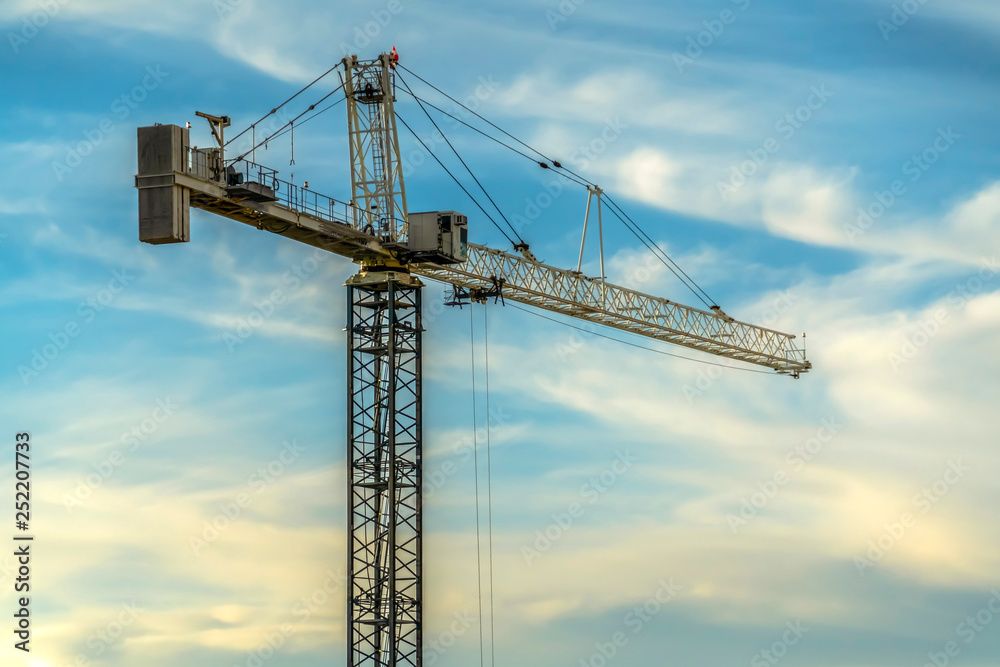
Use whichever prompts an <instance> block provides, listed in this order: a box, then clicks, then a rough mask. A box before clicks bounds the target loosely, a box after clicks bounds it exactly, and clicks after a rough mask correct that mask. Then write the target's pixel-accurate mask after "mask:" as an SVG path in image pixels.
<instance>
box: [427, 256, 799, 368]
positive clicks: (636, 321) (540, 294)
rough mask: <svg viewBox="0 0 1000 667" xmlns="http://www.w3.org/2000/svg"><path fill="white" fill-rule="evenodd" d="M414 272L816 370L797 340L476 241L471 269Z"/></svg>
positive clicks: (753, 358)
mask: <svg viewBox="0 0 1000 667" xmlns="http://www.w3.org/2000/svg"><path fill="white" fill-rule="evenodd" d="M411 270H412V271H413V272H414V273H417V274H419V275H422V276H426V277H428V278H434V279H436V280H440V281H442V282H446V283H450V284H452V285H459V286H461V287H466V288H469V287H481V286H483V285H484V284H489V283H490V282H491V281H492V280H493V279H494V278H502V279H503V281H504V283H503V295H504V298H505V299H511V300H512V301H518V302H521V303H525V304H529V305H532V306H537V307H539V308H545V309H547V310H551V311H555V312H557V313H562V314H563V315H569V316H571V317H576V318H579V319H583V320H589V321H591V322H595V323H597V324H602V325H605V326H610V327H614V328H616V329H622V330H624V331H630V332H632V333H636V334H639V335H642V336H647V337H649V338H655V339H657V340H662V341H665V342H668V343H674V344H676V345H683V346H684V347H690V348H693V349H695V350H701V351H703V352H709V353H711V354H714V355H717V356H722V357H728V358H730V359H737V360H739V361H746V362H749V363H752V364H758V365H761V366H767V367H769V368H773V369H775V370H777V371H779V372H787V373H793V374H794V373H803V372H805V371H808V370H809V368H811V364H810V363H809V362H808V361H806V358H805V351H804V350H801V349H798V348H797V347H796V346H795V345H794V342H793V341H794V339H795V336H791V335H789V334H784V333H780V332H778V331H773V330H771V329H765V328H763V327H758V326H754V325H752V324H745V323H743V322H737V321H736V320H734V319H732V318H730V317H727V316H725V315H723V314H717V313H715V312H711V311H707V310H699V309H697V308H691V307H689V306H682V305H680V304H677V303H673V302H671V301H668V300H666V299H662V298H659V297H655V296H650V295H648V294H642V293H641V292H636V291H634V290H630V289H627V288H624V287H619V286H617V285H612V284H610V283H606V282H603V281H601V280H599V279H596V278H589V277H587V276H584V275H582V274H580V273H577V272H575V271H567V270H564V269H558V268H556V267H553V266H548V265H545V264H541V263H539V262H533V261H530V260H527V259H524V258H523V257H519V256H517V255H511V254H509V253H505V252H502V251H500V250H492V249H490V248H486V247H484V246H480V245H476V244H473V243H470V244H469V261H467V262H465V263H463V264H454V265H449V266H442V265H437V264H419V265H415V266H413V267H411Z"/></svg>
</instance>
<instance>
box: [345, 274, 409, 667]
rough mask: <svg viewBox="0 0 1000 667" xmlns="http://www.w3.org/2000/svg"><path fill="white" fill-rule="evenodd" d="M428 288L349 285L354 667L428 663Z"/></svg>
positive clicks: (391, 278) (397, 279) (389, 277)
mask: <svg viewBox="0 0 1000 667" xmlns="http://www.w3.org/2000/svg"><path fill="white" fill-rule="evenodd" d="M422 287H423V285H422V284H421V282H420V281H419V280H418V279H416V278H415V277H413V276H411V275H410V274H409V273H406V272H405V271H379V272H372V273H365V272H362V273H360V274H358V275H356V276H354V277H352V278H351V279H350V280H348V281H347V288H348V296H349V299H348V315H347V317H348V319H347V333H348V392H347V395H348V401H349V405H348V410H349V415H350V419H349V420H348V427H347V429H348V432H347V446H348V542H349V548H350V550H349V552H348V564H347V577H348V588H349V597H348V601H347V604H348V629H347V634H348V636H347V651H348V656H347V658H348V660H347V664H348V665H349V667H397V666H399V667H409V666H413V667H419V666H420V665H421V646H422V644H423V627H422V623H421V609H422V599H421V594H422V591H421V588H422V586H421V585H422V562H421V560H422V559H421V546H422V523H421V517H422V511H421V502H422V497H421V481H422V479H421V440H422V421H421V405H422V396H421V370H422V369H421V333H422V326H421V314H420V294H421V289H422Z"/></svg>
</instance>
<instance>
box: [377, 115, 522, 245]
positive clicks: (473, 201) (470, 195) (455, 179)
mask: <svg viewBox="0 0 1000 667" xmlns="http://www.w3.org/2000/svg"><path fill="white" fill-rule="evenodd" d="M396 118H398V119H399V122H400V123H402V124H403V127H405V128H406V129H407V130H409V131H410V134H412V135H413V137H414V138H415V139H416V140H417V141H419V142H420V145H421V146H423V147H424V150H426V151H427V153H428V154H429V155H430V156H431V157H432V158H434V161H435V162H437V163H438V164H439V165H441V168H442V169H444V171H445V173H447V174H448V175H449V176H451V180H453V181H455V184H456V185H457V186H458V187H460V188H462V192H464V193H465V194H466V195H468V197H469V199H471V200H472V203H473V204H475V205H476V207H477V208H478V209H479V210H480V211H482V212H483V215H485V216H486V218H487V219H488V220H489V221H490V222H492V223H493V226H494V227H496V228H497V229H498V230H500V233H501V234H503V235H504V238H506V239H507V241H508V242H509V243H510V244H511V245H517V244H516V243H514V239H512V238H511V237H510V236H508V234H507V232H505V231H504V229H503V227H501V226H500V225H499V224H498V223H497V221H496V220H494V219H493V218H492V217H491V216H490V214H489V213H487V212H486V209H485V208H483V206H482V204H480V203H479V202H478V201H476V198H475V197H473V196H472V193H470V192H469V191H468V190H466V189H465V186H464V185H462V183H461V182H460V181H459V180H458V179H457V178H455V175H454V174H452V173H451V171H449V170H448V167H446V166H444V163H443V162H441V160H440V159H439V158H438V156H437V155H435V154H434V151H432V150H431V149H430V148H429V147H428V146H427V144H425V143H424V140H423V139H421V138H420V137H419V136H418V135H417V133H416V132H414V131H413V128H411V127H410V126H409V124H408V123H407V122H406V121H405V120H403V117H402V116H400V115H399V112H396Z"/></svg>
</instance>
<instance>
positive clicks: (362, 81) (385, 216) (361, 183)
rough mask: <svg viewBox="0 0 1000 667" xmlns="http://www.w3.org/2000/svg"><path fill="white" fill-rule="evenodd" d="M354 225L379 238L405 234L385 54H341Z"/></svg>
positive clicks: (403, 197)
mask: <svg viewBox="0 0 1000 667" xmlns="http://www.w3.org/2000/svg"><path fill="white" fill-rule="evenodd" d="M344 66H345V91H346V94H347V99H348V105H347V133H348V143H349V144H350V148H351V197H352V202H353V203H354V205H355V206H356V207H357V209H356V210H357V212H358V215H359V217H360V219H359V220H356V221H354V223H353V224H354V228H355V229H359V230H367V231H368V233H369V234H372V235H375V236H379V237H380V238H381V239H382V240H387V241H402V240H403V239H405V238H406V213H407V211H406V191H405V189H404V186H403V177H402V165H401V161H400V158H399V137H398V134H397V132H396V114H395V112H394V111H393V95H394V91H393V90H392V77H391V75H390V71H389V68H390V60H389V56H382V57H380V58H379V59H378V60H362V61H359V60H357V58H356V57H354V56H348V57H347V58H344Z"/></svg>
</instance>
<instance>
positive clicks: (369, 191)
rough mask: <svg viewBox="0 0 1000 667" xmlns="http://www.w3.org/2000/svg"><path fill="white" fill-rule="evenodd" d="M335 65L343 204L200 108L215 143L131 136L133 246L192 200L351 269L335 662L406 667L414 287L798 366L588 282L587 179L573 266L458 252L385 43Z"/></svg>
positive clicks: (168, 133) (777, 339) (769, 337)
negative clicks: (342, 642)
mask: <svg viewBox="0 0 1000 667" xmlns="http://www.w3.org/2000/svg"><path fill="white" fill-rule="evenodd" d="M340 66H342V78H343V79H342V80H343V82H342V85H341V86H340V87H339V88H338V89H337V90H335V91H334V92H338V91H339V90H343V93H344V99H345V100H346V103H347V104H346V107H347V121H348V123H347V124H348V134H347V137H348V143H349V146H350V161H351V190H350V196H349V197H348V201H346V202H345V201H341V200H336V199H333V198H331V197H327V196H325V195H321V194H319V193H317V192H315V191H314V190H311V189H309V188H308V184H306V185H305V186H301V185H296V184H295V183H293V182H289V181H285V180H282V179H280V178H278V172H277V171H276V170H274V169H270V168H268V167H265V166H264V165H261V164H258V163H256V162H254V161H253V160H252V159H247V156H248V154H251V151H248V152H247V153H245V154H243V155H239V156H236V157H229V158H227V156H226V154H225V153H226V147H227V142H226V141H225V135H224V132H225V129H226V128H227V127H229V125H230V119H229V118H228V117H226V116H213V115H210V114H203V113H201V112H199V114H198V115H199V116H201V117H203V118H205V119H206V120H207V121H208V123H209V125H210V127H211V130H212V135H213V137H214V139H215V141H216V143H217V146H213V147H211V148H200V149H199V148H196V147H192V146H191V143H190V138H189V130H188V128H186V127H180V126H177V125H160V124H156V125H153V126H149V127H140V128H138V173H137V175H136V176H135V187H136V188H137V189H138V199H139V239H140V241H143V242H145V243H151V244H161V243H180V242H187V241H189V240H190V208H191V207H192V206H193V207H195V208H199V209H202V210H205V211H209V212H211V213H215V214H217V215H220V216H223V217H226V218H229V219H231V220H235V221H237V222H242V223H244V224H247V225H251V226H253V227H256V228H257V229H259V230H263V231H267V232H270V233H272V234H277V235H279V236H284V237H286V238H289V239H293V240H295V241H299V242H301V243H305V244H308V245H311V246H315V247H317V248H321V249H322V250H325V251H328V252H331V253H335V254H337V255H341V256H344V257H347V258H349V259H351V260H352V261H354V262H355V263H356V264H358V265H359V268H358V272H357V273H356V274H355V275H353V276H351V277H350V278H348V279H347V281H346V287H347V290H348V300H347V327H346V331H347V339H348V343H347V344H348V365H347V375H348V377H347V409H348V413H349V414H348V420H347V452H348V456H347V464H348V524H347V526H348V541H347V542H348V548H349V553H348V560H347V563H348V567H347V579H348V590H347V597H348V600H347V610H348V622H347V653H348V656H347V657H348V659H347V664H348V665H350V667H356V666H357V667H360V666H366V667H368V666H378V667H383V666H386V667H388V666H396V665H413V666H419V665H421V650H422V643H423V642H422V631H423V626H422V620H421V612H422V608H423V590H422V576H423V567H422V496H421V483H422V477H421V457H422V438H423V434H422V432H423V423H422V415H421V410H422V399H423V389H422V348H421V340H422V336H423V332H424V329H423V326H422V320H421V293H422V288H423V286H424V280H423V279H429V280H434V281H439V282H441V283H445V284H449V285H452V286H453V287H454V290H455V295H456V297H457V299H456V300H463V299H467V300H470V301H480V302H485V300H486V298H488V297H502V298H503V299H505V300H507V301H513V302H517V303H521V304H525V305H529V306H534V307H537V308H541V309H544V310H548V311H552V312H555V313H560V314H562V315H566V316H568V317H572V318H576V319H580V320H586V321H588V322H591V323H593V324H597V325H603V326H606V327H611V328H614V329H620V330H622V331H626V332H630V333H633V334H638V335H641V336H645V337H648V338H653V339H656V340H660V341H664V342H667V343H673V344H676V345H680V346H684V347H687V348H691V349H694V350H700V351H702V352H707V353H709V354H712V355H715V356H718V357H724V358H728V359H733V360H737V361H741V362H746V363H749V364H754V365H757V366H762V367H765V368H770V369H772V370H774V371H776V372H778V373H781V374H787V375H791V376H793V377H798V376H799V374H801V373H805V372H807V371H808V370H809V369H810V368H811V364H810V363H809V362H808V361H807V360H806V355H805V350H804V349H802V348H799V347H797V346H796V344H795V342H794V341H795V336H792V335H789V334H785V333H781V332H779V331H775V330H772V329H768V328H764V327H760V326H755V325H753V324H748V323H745V322H740V321H737V320H735V319H733V318H732V317H730V316H728V315H727V314H726V313H724V312H723V311H722V310H721V309H720V308H718V306H710V307H709V308H708V309H699V308H693V307H689V306H685V305H682V304H679V303H675V302H673V301H669V300H667V299H664V298H660V297H657V296H652V295H649V294H643V293H641V292H639V291H636V290H633V289H628V288H625V287H621V286H618V285H614V284H612V283H610V282H608V281H606V280H605V278H604V275H603V274H604V271H603V247H602V251H601V273H602V275H601V276H598V277H589V276H586V275H584V274H583V273H582V272H581V271H580V269H581V265H582V254H583V247H582V246H583V242H585V240H586V229H587V221H588V220H589V218H590V210H591V201H592V199H594V198H595V197H596V199H597V205H596V209H597V221H598V227H599V228H600V224H601V216H600V211H601V197H602V194H603V191H601V190H600V188H597V187H596V186H588V191H589V196H588V203H587V211H588V213H587V216H586V218H585V222H584V239H583V242H582V243H581V264H578V266H577V269H576V270H567V269H561V268H557V267H554V266H549V265H546V264H544V263H542V262H539V261H538V260H537V259H536V258H535V257H534V255H533V254H532V253H531V251H530V250H529V249H528V247H527V245H526V244H523V243H522V244H517V245H516V246H515V249H516V250H518V251H519V254H513V253H508V252H504V251H502V250H498V249H494V248H487V247H485V246H484V245H478V244H475V243H472V242H470V241H469V240H468V230H469V220H468V218H467V217H466V216H465V215H464V214H462V213H460V212H458V211H454V210H441V211H430V212H410V211H409V210H408V209H407V203H406V189H405V187H404V179H403V169H402V161H401V158H400V149H399V138H398V132H397V114H396V112H395V109H394V102H395V95H396V79H395V77H396V75H397V72H396V67H397V66H398V55H397V54H396V53H395V48H394V49H393V52H392V53H390V54H381V55H379V57H377V58H375V59H371V60H359V59H358V57H357V56H347V57H345V58H344V59H343V61H342V62H341V63H339V64H338V66H337V67H340ZM331 71H332V70H331ZM314 83H315V82H314ZM310 85H311V84H310ZM332 94H333V93H331V95H332ZM327 97H329V95H328V96H327ZM324 99H325V98H324ZM314 107H315V105H313V106H312V107H310V109H312V108H314ZM290 125H291V126H292V128H291V129H292V131H294V121H293V122H292V123H290ZM248 129H249V128H248ZM254 140H256V137H254ZM230 143H231V142H230ZM262 143H263V142H262ZM255 147H256V145H255ZM542 166H546V167H548V165H547V164H544V163H543V164H542ZM554 166H561V165H559V163H558V162H555V163H554ZM470 173H471V172H470ZM484 213H485V211H484ZM599 231H600V229H599ZM602 246H603V241H602Z"/></svg>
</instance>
